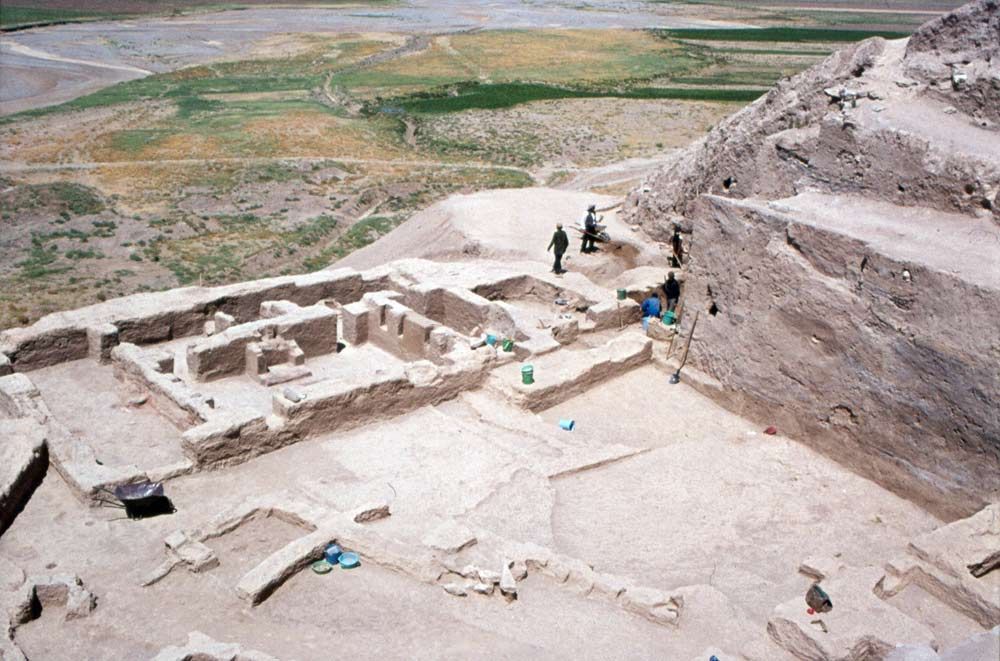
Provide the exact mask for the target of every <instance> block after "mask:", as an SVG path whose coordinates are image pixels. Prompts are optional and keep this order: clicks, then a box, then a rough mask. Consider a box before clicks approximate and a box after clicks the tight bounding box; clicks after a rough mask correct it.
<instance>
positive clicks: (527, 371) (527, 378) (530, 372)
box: [521, 365, 535, 386]
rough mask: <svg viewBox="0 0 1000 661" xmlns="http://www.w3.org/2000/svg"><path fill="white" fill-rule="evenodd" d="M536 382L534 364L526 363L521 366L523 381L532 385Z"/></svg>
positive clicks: (527, 384)
mask: <svg viewBox="0 0 1000 661" xmlns="http://www.w3.org/2000/svg"><path fill="white" fill-rule="evenodd" d="M534 382H535V368H534V366H533V365H525V366H524V367H522V368H521V383H523V384H524V385H526V386H530V385H531V384H532V383H534Z"/></svg>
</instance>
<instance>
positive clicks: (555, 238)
mask: <svg viewBox="0 0 1000 661" xmlns="http://www.w3.org/2000/svg"><path fill="white" fill-rule="evenodd" d="M553 248H555V256H556V262H555V264H553V265H552V272H553V273H555V274H559V273H565V272H566V271H565V270H563V267H562V258H563V255H565V254H566V249H567V248H569V237H568V236H566V232H564V231H563V226H562V223H558V224H557V225H556V231H555V232H553V234H552V240H551V241H549V247H548V248H546V249H545V250H546V251H548V250H552V249H553Z"/></svg>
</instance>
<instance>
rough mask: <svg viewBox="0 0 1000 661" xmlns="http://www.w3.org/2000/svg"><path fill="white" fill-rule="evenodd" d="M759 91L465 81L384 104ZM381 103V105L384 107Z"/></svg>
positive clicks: (460, 106) (415, 106) (433, 109)
mask: <svg viewBox="0 0 1000 661" xmlns="http://www.w3.org/2000/svg"><path fill="white" fill-rule="evenodd" d="M760 95H761V91H760V90H749V89H688V88H682V87H638V88H632V89H623V90H620V91H618V90H609V91H604V90H599V89H576V88H567V87H555V86H552V85H542V84H536V83H477V82H469V83H463V84H462V85H457V86H452V87H449V88H447V89H441V90H436V91H434V92H429V93H420V94H415V95H413V96H411V97H403V98H399V99H393V100H391V101H388V102H386V104H385V106H388V107H397V108H403V109H405V110H407V111H408V112H413V113H427V114H430V113H445V112H461V111H463V110H471V109H474V108H477V109H488V110H495V109H499V108H509V107H511V106H516V105H518V104H521V103H529V102H531V101H542V100H551V99H588V98H609V97H611V98H621V99H683V100H688V101H723V102H744V103H745V102H748V101H753V100H755V99H756V98H757V97H759V96H760ZM385 106H383V107H385Z"/></svg>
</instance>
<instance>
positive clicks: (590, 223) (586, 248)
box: [580, 204, 597, 252]
mask: <svg viewBox="0 0 1000 661" xmlns="http://www.w3.org/2000/svg"><path fill="white" fill-rule="evenodd" d="M596 239H597V207H596V206H595V205H593V204H591V205H590V206H589V207H587V217H586V218H585V219H584V221H583V244H582V245H581V246H580V252H597V246H596V245H594V241H595V240H596Z"/></svg>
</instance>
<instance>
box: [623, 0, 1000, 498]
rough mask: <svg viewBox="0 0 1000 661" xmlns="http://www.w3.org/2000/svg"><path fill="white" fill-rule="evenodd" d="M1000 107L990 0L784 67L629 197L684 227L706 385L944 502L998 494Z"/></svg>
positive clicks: (647, 220) (656, 231) (648, 214)
mask: <svg viewBox="0 0 1000 661" xmlns="http://www.w3.org/2000/svg"><path fill="white" fill-rule="evenodd" d="M998 107H1000V3H998V2H996V1H995V0H980V1H979V2H974V3H971V4H970V5H967V6H965V7H963V8H961V9H959V10H957V11H956V12H953V13H952V14H950V15H946V16H943V17H941V18H939V19H936V20H935V21H932V22H931V23H929V24H927V25H926V26H925V27H923V28H922V29H921V30H920V31H919V32H917V33H916V34H915V35H914V36H913V37H912V38H911V39H910V40H909V41H908V42H907V41H898V42H885V41H882V40H870V41H867V42H863V43H861V44H858V45H857V46H855V47H853V48H851V49H848V50H846V51H843V52H840V53H837V54H835V55H833V56H831V57H830V58H829V59H828V60H826V61H825V62H824V63H822V64H821V65H819V66H817V67H815V68H813V69H811V70H809V71H806V72H804V73H803V74H801V75H800V76H797V77H795V78H793V79H790V80H786V81H783V82H782V83H781V84H780V85H779V86H778V87H777V88H775V89H774V90H772V91H771V92H770V93H769V94H768V95H766V96H765V97H764V98H762V99H761V100H759V101H758V102H756V103H754V104H753V105H751V106H749V107H748V108H746V109H744V110H743V111H741V112H740V113H737V114H736V115H734V116H733V117H731V118H730V119H729V120H727V121H726V122H724V123H723V124H721V125H720V126H719V127H718V128H716V129H715V130H714V131H712V133H710V134H709V135H708V136H706V138H705V139H703V140H702V141H701V142H700V143H699V144H696V145H694V146H693V147H692V148H691V149H689V150H687V151H686V152H685V153H683V154H680V155H679V156H678V157H677V158H676V159H675V160H674V161H673V162H672V163H671V164H670V165H669V166H667V167H666V168H665V169H664V170H662V171H661V172H659V173H658V174H656V175H654V176H653V177H651V178H650V179H649V180H648V181H647V182H645V184H644V185H643V187H641V188H640V189H638V190H636V191H634V192H633V193H632V194H630V196H629V198H628V200H627V201H626V205H625V206H626V211H627V213H628V214H629V218H630V219H631V220H632V222H637V223H640V224H642V225H643V226H644V227H645V228H646V229H647V231H649V232H650V234H652V235H654V236H663V235H665V234H666V233H667V232H669V231H670V229H671V228H672V227H673V225H674V224H675V223H676V224H679V225H681V226H682V227H683V228H684V229H685V230H686V231H687V232H689V234H688V235H687V236H688V239H689V240H688V244H689V248H690V259H689V262H688V264H687V267H686V269H687V272H686V291H685V294H684V303H685V315H684V320H683V331H684V332H687V330H688V329H689V328H690V325H691V321H692V318H693V312H694V311H696V310H700V311H701V312H700V319H699V322H698V326H697V331H696V335H695V341H694V344H693V345H692V348H691V358H690V361H691V363H692V364H693V365H694V366H695V367H697V368H698V369H699V370H700V371H702V372H703V373H705V374H706V375H707V376H708V377H709V379H708V380H706V381H705V382H704V384H703V385H705V387H707V388H709V389H711V390H713V391H714V392H715V394H716V395H717V396H718V397H719V398H721V399H722V400H724V401H726V402H728V404H729V405H730V406H732V407H734V408H737V409H739V410H740V412H741V413H743V414H746V415H751V416H754V417H757V418H759V419H760V420H761V421H762V422H763V421H768V424H778V425H779V426H780V427H781V428H782V430H783V431H785V432H788V433H790V434H792V435H794V436H796V437H798V438H800V439H801V440H803V441H806V442H809V443H812V444H813V445H814V446H815V447H817V448H819V449H821V450H822V451H824V452H826V453H827V454H829V455H831V456H833V457H835V458H837V459H838V460H839V461H842V462H843V463H845V464H848V465H850V466H852V467H853V468H854V469H856V470H858V471H859V472H861V473H863V474H865V475H868V476H870V477H872V478H873V479H876V480H877V481H878V482H880V483H882V484H884V485H886V486H889V487H890V488H892V489H894V490H895V491H897V492H899V493H901V494H903V495H905V496H907V497H909V498H912V499H914V500H917V501H918V502H920V503H921V504H923V505H925V506H927V507H928V508H930V509H931V510H932V511H934V512H935V513H937V514H939V515H942V516H945V517H949V518H950V517H956V516H960V515H966V514H969V513H971V512H973V511H975V510H976V509H978V508H980V507H982V505H983V504H984V503H986V502H988V501H990V500H994V501H995V500H997V499H998V498H1000V198H998V195H1000V127H998V126H997V124H996V121H997V119H998V114H997V113H998ZM710 311H711V313H710Z"/></svg>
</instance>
